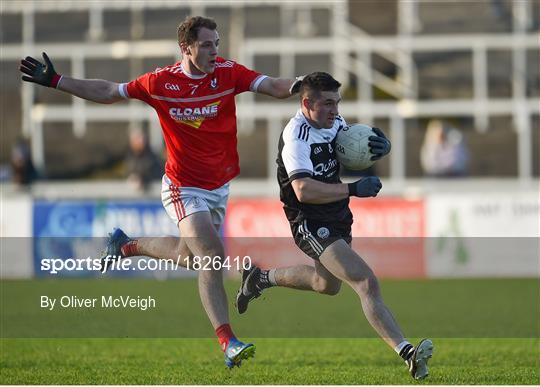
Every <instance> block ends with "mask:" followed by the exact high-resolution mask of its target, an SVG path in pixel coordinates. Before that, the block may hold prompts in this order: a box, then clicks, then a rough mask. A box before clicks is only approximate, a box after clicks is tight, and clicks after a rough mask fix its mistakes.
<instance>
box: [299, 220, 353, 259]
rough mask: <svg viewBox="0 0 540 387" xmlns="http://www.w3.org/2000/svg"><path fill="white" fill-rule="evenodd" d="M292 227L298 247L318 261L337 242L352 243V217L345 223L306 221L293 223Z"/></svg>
mask: <svg viewBox="0 0 540 387" xmlns="http://www.w3.org/2000/svg"><path fill="white" fill-rule="evenodd" d="M290 225H291V230H292V233H293V237H294V242H295V243H296V245H297V246H298V247H299V248H300V250H302V251H303V252H304V253H306V254H307V255H308V256H309V257H310V258H313V259H314V260H316V261H318V260H319V258H320V256H321V254H322V253H323V251H324V250H326V248H327V247H328V246H330V245H331V244H332V243H334V242H335V241H337V240H340V239H343V240H344V241H345V242H346V243H347V244H348V245H350V244H351V241H352V237H351V225H352V217H351V219H350V220H349V219H347V220H346V221H344V222H343V221H342V222H324V221H319V220H309V219H305V220H304V221H302V222H291V223H290Z"/></svg>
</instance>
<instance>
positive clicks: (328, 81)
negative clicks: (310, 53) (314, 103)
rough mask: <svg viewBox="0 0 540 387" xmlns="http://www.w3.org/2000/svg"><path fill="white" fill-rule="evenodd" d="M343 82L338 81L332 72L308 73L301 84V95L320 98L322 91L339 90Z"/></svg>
mask: <svg viewBox="0 0 540 387" xmlns="http://www.w3.org/2000/svg"><path fill="white" fill-rule="evenodd" d="M340 87H341V83H339V82H338V81H336V80H335V79H334V77H332V76H331V75H330V74H328V73H325V72H322V71H316V72H314V73H311V74H308V75H306V76H305V77H304V79H303V80H302V83H301V84H300V96H301V97H308V98H318V97H319V96H320V95H321V92H322V91H338V90H339V88H340Z"/></svg>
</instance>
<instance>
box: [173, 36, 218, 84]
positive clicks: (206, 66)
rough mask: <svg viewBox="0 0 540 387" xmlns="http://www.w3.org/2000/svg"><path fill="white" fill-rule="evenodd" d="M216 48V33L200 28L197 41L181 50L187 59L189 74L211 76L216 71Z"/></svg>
mask: <svg viewBox="0 0 540 387" xmlns="http://www.w3.org/2000/svg"><path fill="white" fill-rule="evenodd" d="M218 46H219V34H218V32H217V31H216V30H209V29H208V28H201V29H200V30H199V35H198V37H197V41H195V42H194V43H193V44H192V45H190V46H187V47H186V48H185V50H182V51H183V54H184V55H186V56H187V57H188V58H189V61H190V64H191V66H190V67H191V69H190V72H191V73H192V74H196V75H202V74H205V73H206V74H212V73H213V72H214V70H215V69H216V58H217V55H218Z"/></svg>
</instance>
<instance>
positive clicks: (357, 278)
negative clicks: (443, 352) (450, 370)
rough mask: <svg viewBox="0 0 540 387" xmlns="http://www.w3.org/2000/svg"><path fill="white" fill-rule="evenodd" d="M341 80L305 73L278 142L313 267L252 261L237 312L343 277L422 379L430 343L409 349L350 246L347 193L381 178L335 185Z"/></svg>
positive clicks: (358, 193) (284, 195)
mask: <svg viewBox="0 0 540 387" xmlns="http://www.w3.org/2000/svg"><path fill="white" fill-rule="evenodd" d="M340 86H341V84H340V83H339V82H338V81H336V80H335V79H334V78H333V77H332V76H331V75H330V74H327V73H322V72H316V73H312V74H309V75H307V76H306V77H304V78H303V80H302V82H301V85H300V98H301V108H300V109H299V110H298V112H297V113H296V115H295V116H294V117H293V118H292V119H291V120H290V121H289V123H288V124H287V126H286V127H285V129H284V130H283V133H282V134H281V138H280V140H279V154H278V159H277V164H278V173H277V174H278V182H279V186H280V198H281V201H282V202H283V204H284V206H283V208H284V210H285V215H286V216H287V219H288V220H289V223H290V226H291V231H292V234H293V236H294V240H295V243H296V245H297V246H298V247H299V248H300V249H301V250H302V251H303V252H304V253H306V254H307V255H308V256H309V257H311V258H312V259H313V260H314V261H315V266H314V267H312V266H308V265H297V266H293V267H288V268H279V269H271V270H261V269H259V268H257V267H256V266H252V267H251V268H250V270H246V271H244V273H242V285H241V287H240V290H239V291H238V295H237V299H236V304H237V308H238V311H239V312H240V313H244V312H245V311H246V310H247V307H248V303H249V301H250V300H252V299H254V298H257V297H259V296H260V294H261V292H262V291H263V289H266V288H269V287H272V286H282V287H289V288H293V289H301V290H311V291H315V292H318V293H323V294H329V295H335V294H337V293H338V292H339V289H340V287H341V283H342V281H344V282H345V283H347V284H348V285H349V286H350V287H351V288H352V289H353V290H354V291H355V292H356V294H357V295H358V297H359V298H360V301H361V304H362V309H363V311H364V314H365V316H366V318H367V319H368V321H369V323H370V324H371V326H372V327H373V328H374V329H375V331H376V332H377V333H378V334H379V336H380V337H381V338H382V339H383V340H384V341H385V342H386V343H387V344H388V345H390V346H391V347H392V348H393V349H394V350H395V351H396V352H397V353H398V354H399V356H401V357H402V358H403V359H404V360H405V362H406V364H407V366H408V368H409V371H410V373H411V375H412V376H413V377H414V378H415V379H423V378H425V377H426V376H427V375H428V369H427V362H428V359H429V358H430V357H431V355H432V351H433V343H432V342H431V340H429V339H424V340H422V341H421V342H420V343H419V344H418V345H417V346H416V347H414V346H413V345H412V344H411V343H409V342H408V341H407V340H406V339H405V338H404V336H403V334H402V332H401V329H400V328H399V326H398V324H397V323H396V321H395V320H394V317H393V316H392V313H391V312H390V310H389V309H388V308H387V307H386V305H385V304H384V302H383V299H382V297H381V292H380V288H379V283H378V280H377V278H376V277H375V275H374V273H373V271H372V270H371V269H370V267H369V266H368V265H367V264H366V262H365V261H364V260H363V259H362V258H361V257H360V256H359V255H358V254H357V253H356V252H355V251H354V250H353V249H352V248H351V240H352V238H351V225H352V222H353V217H352V214H351V211H350V209H349V198H350V197H351V196H352V197H360V198H361V197H374V196H377V194H378V193H379V190H380V189H381V188H382V184H381V182H380V180H379V178H378V177H376V176H369V177H364V178H362V179H360V180H358V181H356V182H354V183H350V184H343V183H341V180H340V178H339V167H340V166H339V162H338V161H337V158H336V153H335V141H336V135H337V133H338V131H339V130H341V129H342V128H343V127H344V126H345V125H346V123H345V120H344V119H343V118H342V117H340V116H339V113H338V104H339V102H340V100H341V96H340V93H339V87H340ZM375 132H376V134H377V136H372V137H370V138H369V140H370V143H369V146H370V148H371V151H372V153H373V154H374V156H373V159H379V158H381V157H383V156H384V155H386V154H388V152H389V151H390V142H389V141H388V139H387V138H386V137H385V135H384V133H383V132H382V131H381V130H379V129H375Z"/></svg>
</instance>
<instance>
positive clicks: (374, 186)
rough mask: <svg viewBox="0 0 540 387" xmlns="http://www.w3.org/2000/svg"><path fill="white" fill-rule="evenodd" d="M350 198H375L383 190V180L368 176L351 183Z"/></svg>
mask: <svg viewBox="0 0 540 387" xmlns="http://www.w3.org/2000/svg"><path fill="white" fill-rule="evenodd" d="M348 185H349V196H358V197H360V198H368V197H371V196H373V197H375V196H377V194H378V193H379V191H380V190H381V188H382V183H381V180H380V179H379V178H378V177H377V176H368V177H364V178H363V179H360V180H358V181H355V182H354V183H349V184H348Z"/></svg>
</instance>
